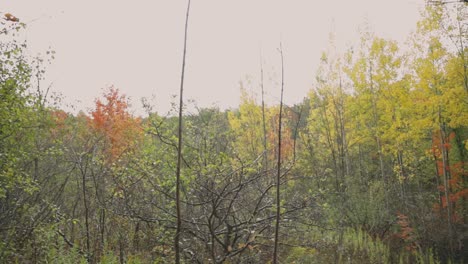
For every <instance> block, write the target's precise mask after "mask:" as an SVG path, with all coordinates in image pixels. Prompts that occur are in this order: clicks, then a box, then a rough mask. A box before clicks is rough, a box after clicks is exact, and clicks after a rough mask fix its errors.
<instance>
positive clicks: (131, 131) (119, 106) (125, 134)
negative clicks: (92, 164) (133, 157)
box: [91, 87, 142, 161]
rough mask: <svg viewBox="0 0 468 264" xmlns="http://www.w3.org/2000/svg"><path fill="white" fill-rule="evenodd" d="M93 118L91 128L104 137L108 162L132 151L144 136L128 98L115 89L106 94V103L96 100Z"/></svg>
mask: <svg viewBox="0 0 468 264" xmlns="http://www.w3.org/2000/svg"><path fill="white" fill-rule="evenodd" d="M91 116H92V120H91V126H92V127H93V128H94V129H95V130H96V131H97V132H98V133H100V134H102V135H103V136H104V139H105V146H104V147H105V152H107V154H108V157H107V158H108V161H114V160H116V159H117V158H118V157H120V156H121V155H122V154H124V153H125V152H127V151H130V150H132V148H133V147H134V146H135V143H136V141H138V139H139V138H140V136H141V135H142V134H141V133H142V130H141V126H140V120H139V119H138V118H134V117H133V116H132V115H131V114H130V113H129V112H128V102H127V98H126V96H125V95H119V90H118V89H115V88H114V87H110V88H109V90H108V91H107V92H105V93H104V102H103V101H102V100H101V99H97V100H96V108H95V110H94V111H92V112H91Z"/></svg>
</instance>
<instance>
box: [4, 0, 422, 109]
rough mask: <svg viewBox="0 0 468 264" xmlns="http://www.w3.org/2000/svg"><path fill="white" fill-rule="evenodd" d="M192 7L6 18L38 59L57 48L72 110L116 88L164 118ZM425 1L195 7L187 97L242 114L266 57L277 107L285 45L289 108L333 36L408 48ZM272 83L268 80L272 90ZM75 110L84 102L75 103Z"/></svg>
mask: <svg viewBox="0 0 468 264" xmlns="http://www.w3.org/2000/svg"><path fill="white" fill-rule="evenodd" d="M186 4H187V1H186V0H151V1H150V0H133V1H116V0H80V1H71V0H43V1H37V0H5V1H2V3H1V4H0V11H1V12H11V13H12V14H14V15H15V16H17V17H19V18H20V19H21V20H22V21H23V22H26V23H27V22H29V21H32V22H30V23H29V25H28V28H27V30H26V34H25V36H26V38H27V40H28V42H29V48H30V50H31V53H36V52H39V51H45V50H47V49H48V47H49V46H50V47H52V49H53V50H55V51H56V59H55V61H54V62H53V64H52V65H51V66H49V67H48V73H47V80H46V83H50V82H53V83H54V84H53V86H52V89H53V90H54V91H57V92H60V93H62V94H63V95H64V96H65V97H66V102H68V103H72V104H74V105H75V106H76V107H77V108H78V109H84V110H86V109H88V108H89V107H92V106H93V101H94V99H95V98H96V97H98V96H100V94H101V93H102V91H101V89H102V88H105V87H107V86H109V85H112V84H113V85H115V87H117V88H119V89H120V90H121V91H122V92H123V93H125V94H127V95H128V96H130V97H131V99H132V104H133V109H135V110H136V112H137V113H139V112H140V110H138V109H141V103H140V98H141V97H151V96H152V95H155V101H154V104H155V109H156V110H158V111H159V112H162V113H164V112H166V111H167V110H168V109H169V108H170V102H171V101H175V100H174V99H172V97H171V95H177V94H178V91H179V85H180V71H181V62H182V46H183V33H184V31H183V30H184V28H183V27H184V23H185V21H184V20H185V11H186ZM423 5H424V1H423V0H392V1H389V0H354V1H350V0H335V1H326V0H322V1H317V0H289V1H286V0H230V1H228V0H192V6H191V12H190V20H189V36H188V44H187V45H188V49H187V67H186V82H185V96H184V97H185V98H186V99H194V100H196V101H197V104H198V105H199V106H212V105H218V106H220V107H221V108H226V107H237V105H238V103H239V87H240V86H239V82H240V81H243V82H244V85H245V86H246V87H247V88H251V89H254V90H256V91H257V93H260V88H259V85H258V80H259V78H258V77H259V72H260V66H259V65H260V53H262V54H263V63H264V71H265V78H266V79H267V80H266V82H265V88H266V92H267V99H268V101H269V102H270V103H272V104H274V103H278V97H279V86H278V83H277V81H278V79H279V72H280V60H279V59H280V58H279V54H278V52H277V48H278V47H279V42H280V41H282V43H283V50H284V58H285V100H286V103H295V102H298V101H300V100H301V99H302V98H303V97H304V96H306V95H307V93H308V91H309V90H310V89H311V87H312V84H313V80H314V76H315V72H316V69H317V65H318V63H319V58H320V54H321V52H322V51H324V50H326V48H327V45H328V39H329V33H330V31H331V30H333V31H334V32H335V34H336V42H337V46H338V48H340V49H344V48H345V47H346V46H347V45H350V44H353V43H357V42H358V37H359V34H358V27H359V26H362V24H363V22H364V21H365V20H367V21H369V22H370V24H371V26H372V27H373V29H374V31H375V32H377V35H379V36H382V37H388V38H392V39H395V40H399V41H403V40H404V39H405V38H406V36H407V35H408V34H409V33H410V32H411V31H412V30H414V28H415V25H416V21H417V20H418V19H419V10H420V8H422V6H423ZM268 80H271V81H268ZM77 101H80V102H79V103H77Z"/></svg>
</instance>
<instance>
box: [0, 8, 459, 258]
mask: <svg viewBox="0 0 468 264" xmlns="http://www.w3.org/2000/svg"><path fill="white" fill-rule="evenodd" d="M467 7H468V5H467V3H466V2H464V1H460V2H458V1H453V2H450V1H445V2H441V1H433V3H429V2H428V3H427V4H426V6H425V9H424V10H423V11H422V19H421V20H420V21H419V22H418V24H417V30H416V31H415V32H414V34H411V35H410V36H408V38H407V42H406V43H403V44H402V43H399V42H396V41H393V40H390V39H386V38H382V37H379V35H378V32H372V31H365V30H364V31H363V32H362V33H361V40H360V43H358V44H357V45H355V46H354V47H353V48H349V49H348V50H347V51H346V52H338V51H337V49H336V48H335V45H334V42H333V38H330V44H329V48H328V50H326V51H324V52H323V55H322V57H321V59H320V67H319V70H318V71H317V72H316V73H311V74H312V75H314V76H315V80H316V81H315V83H314V85H313V87H311V89H310V92H309V93H308V94H305V95H304V99H303V101H302V102H299V103H297V104H294V105H286V104H284V103H283V101H282V100H281V101H280V102H279V104H275V105H272V104H266V103H265V102H264V97H263V96H264V93H263V89H264V87H263V80H262V82H261V85H259V86H256V85H254V86H253V87H249V85H250V86H252V84H245V85H241V87H240V88H239V89H240V90H241V98H240V104H239V106H238V107H237V108H236V109H221V108H219V107H201V108H196V111H192V112H183V110H184V109H185V106H186V103H187V102H185V101H184V100H183V97H182V91H183V78H184V77H183V74H184V68H182V84H181V87H180V89H181V94H180V104H174V109H173V110H172V111H171V112H170V113H169V114H167V115H166V114H160V113H158V112H156V111H154V110H153V106H152V105H151V104H150V103H149V102H147V101H143V102H144V107H145V109H146V115H145V116H137V115H134V114H132V110H131V105H130V102H129V99H128V97H127V96H126V95H125V94H123V93H122V92H120V90H119V89H118V87H114V86H110V87H108V88H107V89H105V90H103V93H102V95H101V96H100V97H99V98H96V100H95V105H94V107H93V109H91V110H90V111H80V112H79V113H76V114H74V113H71V112H67V111H66V110H64V109H63V108H62V107H61V103H60V97H59V96H54V95H53V93H52V92H50V89H49V88H50V87H48V86H46V85H44V82H43V79H44V74H45V72H46V71H47V66H48V65H49V64H50V63H53V59H54V55H55V52H54V51H52V50H50V51H47V52H46V53H45V54H44V55H43V56H41V57H37V56H31V55H30V53H28V52H26V50H27V47H28V46H27V45H28V43H26V42H22V41H19V40H18V39H17V38H16V37H15V34H16V33H18V32H21V31H22V30H24V27H27V24H22V23H21V22H20V21H19V19H18V18H16V17H15V16H14V13H13V11H14V10H12V11H11V12H12V14H10V13H5V14H4V15H3V16H2V22H1V24H0V238H1V239H0V263H133V264H137V263H468V248H467V245H468V37H467V36H468V24H467V21H468V13H467V11H468V9H467ZM188 15H189V9H187V21H188V17H189V16H188ZM181 19H184V18H183V17H181ZM186 23H187V22H186ZM188 23H190V22H188ZM180 33H181V34H182V33H183V32H180ZM185 33H186V34H187V24H186V32H185ZM278 47H279V51H280V54H279V56H280V55H281V56H283V53H282V50H281V47H280V45H278ZM187 49H190V44H188V47H187ZM184 52H185V51H184ZM183 59H184V62H183V63H184V64H185V53H184V57H183ZM281 70H282V71H283V70H284V71H285V72H286V73H287V72H288V71H293V70H294V69H287V68H286V69H283V66H281ZM260 71H262V73H263V69H260V68H259V72H260ZM83 78H86V76H83ZM280 78H282V73H280ZM279 86H280V88H281V98H282V96H283V92H284V93H288V90H292V89H294V87H288V86H285V85H283V84H282V81H281V80H280V81H279ZM192 88H193V89H196V88H195V87H192ZM279 96H280V94H278V97H279Z"/></svg>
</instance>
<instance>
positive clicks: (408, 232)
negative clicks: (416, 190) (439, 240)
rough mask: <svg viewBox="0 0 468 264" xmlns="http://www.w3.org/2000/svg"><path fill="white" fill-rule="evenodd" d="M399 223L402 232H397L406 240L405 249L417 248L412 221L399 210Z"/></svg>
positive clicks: (413, 249) (412, 249)
mask: <svg viewBox="0 0 468 264" xmlns="http://www.w3.org/2000/svg"><path fill="white" fill-rule="evenodd" d="M397 218H398V220H397V224H398V226H399V227H400V232H399V233H398V234H397V237H399V238H401V239H402V240H403V241H404V242H405V244H406V245H405V249H406V250H408V251H415V250H416V242H415V241H416V237H415V234H414V229H413V228H412V227H410V222H409V220H408V216H406V215H404V214H402V213H400V212H398V213H397Z"/></svg>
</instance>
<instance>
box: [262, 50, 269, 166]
mask: <svg viewBox="0 0 468 264" xmlns="http://www.w3.org/2000/svg"><path fill="white" fill-rule="evenodd" d="M260 86H261V88H262V123H263V152H264V153H263V159H264V161H263V162H264V163H263V164H264V166H265V168H264V170H265V172H266V171H268V151H267V131H266V119H265V99H264V95H265V91H264V89H263V62H262V57H261V56H260Z"/></svg>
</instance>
